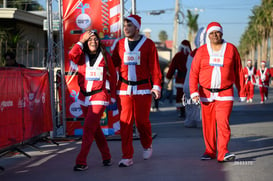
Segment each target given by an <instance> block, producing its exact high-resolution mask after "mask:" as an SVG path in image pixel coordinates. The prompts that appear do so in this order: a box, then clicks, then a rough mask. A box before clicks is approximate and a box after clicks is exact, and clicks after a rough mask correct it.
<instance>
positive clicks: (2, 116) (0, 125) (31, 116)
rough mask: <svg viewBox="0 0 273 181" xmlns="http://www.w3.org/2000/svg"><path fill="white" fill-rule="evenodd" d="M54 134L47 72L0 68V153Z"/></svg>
mask: <svg viewBox="0 0 273 181" xmlns="http://www.w3.org/2000/svg"><path fill="white" fill-rule="evenodd" d="M52 130H53V124H52V114H51V104H50V89H49V75H48V72H47V70H36V69H29V68H19V67H18V68H17V67H0V150H2V149H4V148H7V147H10V146H13V145H16V144H20V143H23V142H24V141H26V140H29V139H31V138H34V137H37V136H39V135H41V134H43V133H46V132H49V131H52Z"/></svg>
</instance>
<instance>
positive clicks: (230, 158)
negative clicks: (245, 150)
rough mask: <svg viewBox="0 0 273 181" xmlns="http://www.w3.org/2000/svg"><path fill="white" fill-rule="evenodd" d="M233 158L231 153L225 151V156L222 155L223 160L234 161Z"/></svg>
mask: <svg viewBox="0 0 273 181" xmlns="http://www.w3.org/2000/svg"><path fill="white" fill-rule="evenodd" d="M234 160H235V155H234V154H232V153H226V154H225V157H224V160H223V161H224V162H228V161H234Z"/></svg>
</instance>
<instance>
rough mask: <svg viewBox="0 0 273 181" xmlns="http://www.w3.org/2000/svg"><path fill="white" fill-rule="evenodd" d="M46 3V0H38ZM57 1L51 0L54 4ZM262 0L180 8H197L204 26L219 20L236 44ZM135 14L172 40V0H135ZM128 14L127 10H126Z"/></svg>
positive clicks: (219, 0)
mask: <svg viewBox="0 0 273 181" xmlns="http://www.w3.org/2000/svg"><path fill="white" fill-rule="evenodd" d="M38 2H40V3H41V4H44V5H45V2H46V0H38ZM56 2H57V0H53V3H54V4H56ZM260 4H261V0H187V1H186V0H180V9H181V11H182V12H183V13H184V14H185V16H186V15H187V9H194V8H197V9H199V10H201V12H199V18H198V25H199V27H202V26H204V27H206V25H207V24H208V23H209V22H211V21H218V22H219V23H220V24H221V25H222V26H223V31H224V36H223V37H224V39H225V40H227V41H228V42H231V43H233V44H235V45H239V40H240V36H241V35H242V33H243V32H244V31H245V28H246V27H247V23H248V22H249V16H250V15H252V13H251V9H253V7H254V6H255V5H260ZM125 7H126V9H127V10H130V8H131V0H125ZM136 8H137V13H138V14H139V15H140V16H141V17H142V28H141V30H144V29H146V28H149V29H151V30H152V33H151V39H152V40H154V41H158V34H159V32H160V31H161V30H165V31H166V32H167V34H168V39H170V40H171V39H172V34H173V19H174V8H175V0H136ZM149 10H165V13H164V14H161V15H157V16H154V15H148V11H149ZM127 15H128V11H127ZM187 32H188V30H187V26H186V21H184V24H182V25H179V33H178V34H179V36H178V42H181V41H182V40H183V39H186V38H187Z"/></svg>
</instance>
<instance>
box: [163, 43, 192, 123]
mask: <svg viewBox="0 0 273 181" xmlns="http://www.w3.org/2000/svg"><path fill="white" fill-rule="evenodd" d="M180 47H181V51H180V52H178V53H176V54H175V56H174V57H173V59H172V62H171V65H170V67H169V71H168V73H167V75H166V78H167V79H168V80H169V81H170V80H171V79H172V77H173V75H174V74H175V73H176V76H175V88H176V108H177V110H178V111H179V117H181V118H184V117H185V107H183V106H182V96H183V94H184V92H183V86H184V81H185V77H186V73H187V68H186V62H187V58H188V55H189V54H190V52H191V45H190V42H189V41H188V40H183V41H182V42H181V45H180Z"/></svg>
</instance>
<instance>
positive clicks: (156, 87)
mask: <svg viewBox="0 0 273 181" xmlns="http://www.w3.org/2000/svg"><path fill="white" fill-rule="evenodd" d="M140 27H141V17H139V16H138V15H130V16H128V17H126V18H125V20H124V28H123V31H124V35H125V38H123V39H121V40H119V41H118V43H117V44H116V47H115V49H114V52H113V55H112V59H113V62H114V65H115V67H117V70H118V74H119V81H118V84H117V95H118V104H119V108H120V109H119V110H120V126H121V127H120V135H121V144H122V159H121V160H120V162H119V167H128V166H131V165H133V154H134V148H133V122H134V121H135V125H136V127H137V130H138V133H139V137H140V142H141V145H142V147H143V149H144V150H143V159H144V160H147V159H149V158H150V157H151V156H152V151H153V149H152V129H151V122H150V120H149V114H150V108H151V101H152V94H153V95H154V96H155V99H159V98H160V96H161V80H162V74H161V70H160V66H159V60H158V54H157V49H156V47H155V44H154V42H153V41H152V40H150V39H149V38H146V37H145V36H143V35H141V34H139V31H140ZM151 82H152V84H153V86H152V85H151Z"/></svg>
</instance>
